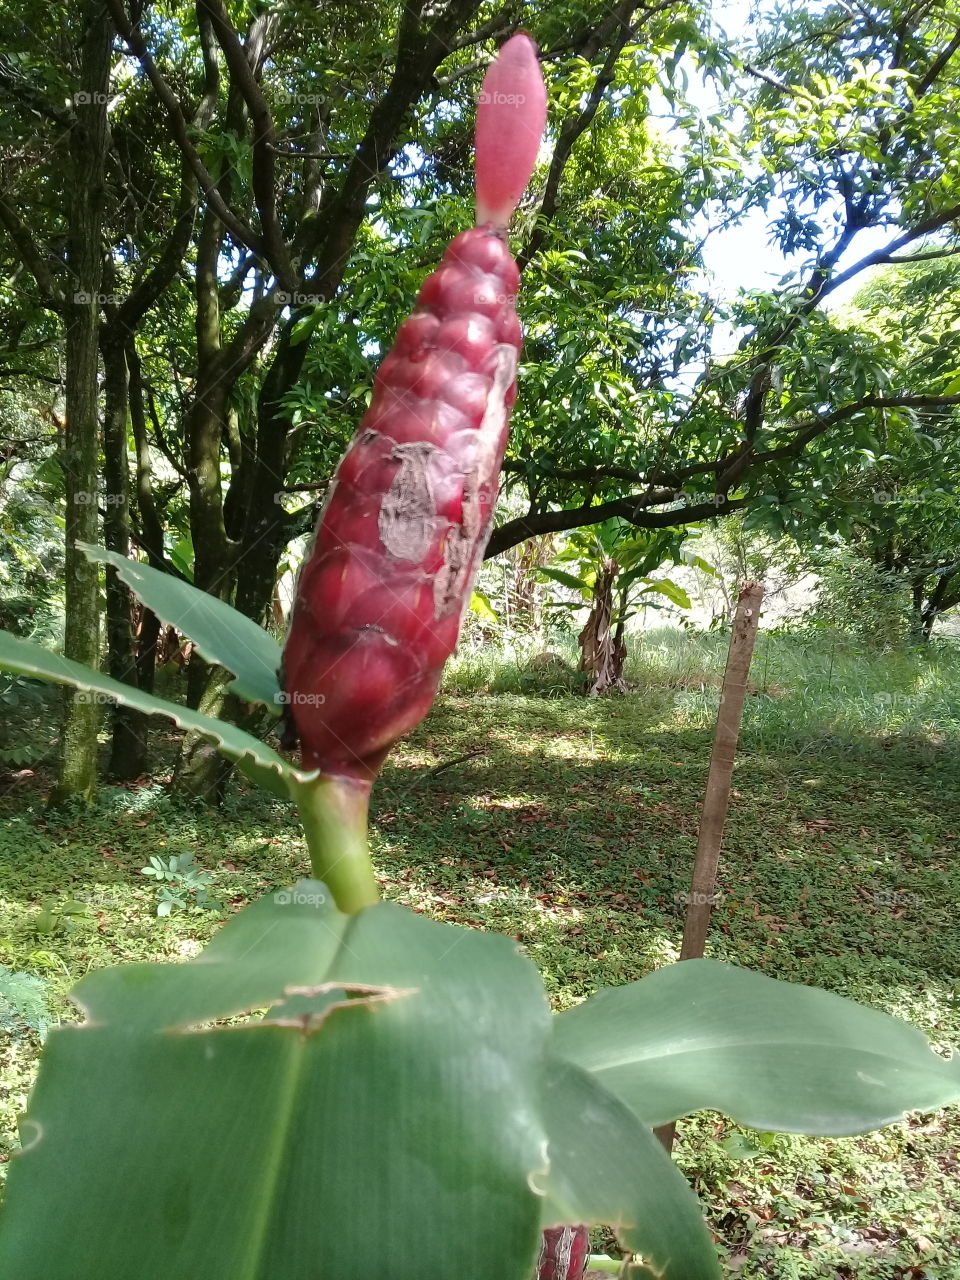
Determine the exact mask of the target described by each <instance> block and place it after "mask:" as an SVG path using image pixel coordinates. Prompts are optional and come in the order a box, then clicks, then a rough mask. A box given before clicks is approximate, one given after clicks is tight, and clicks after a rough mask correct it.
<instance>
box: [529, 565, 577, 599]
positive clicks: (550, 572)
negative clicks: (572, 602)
mask: <svg viewBox="0 0 960 1280" xmlns="http://www.w3.org/2000/svg"><path fill="white" fill-rule="evenodd" d="M537 572H538V573H542V574H543V576H544V577H545V578H552V579H553V581H554V582H559V583H560V585H561V586H564V587H572V588H573V590H574V591H582V592H584V593H585V594H586V595H589V594H590V584H589V582H586V581H584V579H583V578H576V577H574V575H573V574H572V573H564V571H563V570H562V569H538V570H537Z"/></svg>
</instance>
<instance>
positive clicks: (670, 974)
mask: <svg viewBox="0 0 960 1280" xmlns="http://www.w3.org/2000/svg"><path fill="white" fill-rule="evenodd" d="M554 1036H555V1051H556V1052H557V1053H558V1054H560V1055H561V1056H562V1057H564V1058H566V1059H567V1060H568V1061H570V1062H574V1063H576V1064H577V1065H578V1066H581V1067H583V1068H585V1069H586V1070H587V1071H590V1072H592V1073H593V1074H594V1075H595V1076H596V1078H597V1079H598V1080H599V1082H600V1083H601V1084H602V1085H603V1086H604V1087H605V1088H606V1089H608V1090H609V1091H610V1092H611V1093H614V1094H616V1095H617V1097H619V1098H620V1099H622V1101H623V1102H625V1103H626V1104H627V1106H628V1107H630V1109H631V1110H632V1111H633V1112H634V1113H635V1114H636V1115H637V1116H639V1117H640V1119H641V1120H643V1122H644V1123H645V1124H648V1125H652V1126H656V1125H661V1124H666V1123H667V1122H668V1121H670V1120H676V1119H677V1118H678V1117H680V1116H684V1115H688V1114H689V1113H690V1112H691V1111H700V1110H705V1109H707V1110H712V1111H722V1112H724V1113H725V1114H726V1115H729V1116H732V1117H733V1118H734V1119H735V1120H737V1121H739V1123H740V1124H743V1125H746V1126H747V1127H749V1128H751V1129H763V1130H770V1131H773V1130H775V1131H778V1132H786V1133H818V1134H852V1133H864V1132H866V1131H867V1130H869V1129H876V1128H879V1127H880V1126H881V1125H885V1124H890V1123H891V1122H892V1121H894V1120H899V1119H900V1118H901V1117H902V1116H903V1114H904V1113H905V1112H907V1111H930V1110H933V1109H935V1108H937V1107H942V1106H945V1105H947V1104H948V1103H951V1102H955V1101H957V1100H958V1099H960V1056H956V1055H955V1056H954V1057H952V1058H949V1059H947V1058H942V1057H940V1056H939V1055H938V1054H937V1053H935V1052H934V1051H933V1050H932V1049H931V1048H930V1045H929V1044H928V1043H927V1041H926V1039H925V1038H924V1037H923V1036H922V1035H921V1034H920V1032H919V1031H917V1030H916V1029H915V1028H914V1027H911V1026H909V1025H908V1024H907V1023H905V1022H901V1021H900V1020H899V1019H897V1018H891V1017H890V1016H889V1015H888V1014H885V1013H880V1012H879V1011H878V1010H876V1009H867V1008H864V1006H863V1005H859V1004H855V1003H854V1002H853V1001H852V1000H845V999H844V998H843V997H841V996H836V995H832V994H831V993H829V992H827V991H821V990H819V989H818V988H817V987H803V986H795V985H793V984H792V983H789V982H779V981H777V980H775V979H774V978H767V977H765V976H764V975H763V974H759V973H752V972H750V971H749V970H747V969H740V968H737V967H736V966H735V965H729V964H722V963H720V962H719V961H716V960H684V961H683V962H682V963H679V964H672V965H668V966H667V967H666V968H664V969H658V970H657V971H656V972H655V973H651V974H649V975H648V976H647V977H646V978H643V979H642V980H641V981H640V982H631V983H629V984H627V985H626V986H623V987H617V988H612V989H609V990H604V991H600V992H598V993H597V994H596V995H594V996H591V997H590V998H589V999H588V1000H585V1001H584V1003H583V1004H581V1005H578V1006H577V1007H576V1008H574V1009H569V1010H567V1011H566V1012H564V1013H561V1014H559V1015H558V1016H557V1018H556V1019H555V1022H554Z"/></svg>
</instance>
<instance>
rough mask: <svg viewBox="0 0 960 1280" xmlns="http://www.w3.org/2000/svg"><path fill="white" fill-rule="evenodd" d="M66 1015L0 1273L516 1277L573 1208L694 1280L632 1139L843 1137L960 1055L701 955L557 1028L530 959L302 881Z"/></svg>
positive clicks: (891, 1109)
mask: <svg viewBox="0 0 960 1280" xmlns="http://www.w3.org/2000/svg"><path fill="white" fill-rule="evenodd" d="M76 999H77V1001H78V1003H79V1004H80V1005H81V1007H82V1008H83V1009H84V1011H85V1012H86V1014H87V1019H88V1020H87V1022H86V1023H85V1024H84V1025H83V1026H82V1027H81V1029H80V1030H79V1032H78V1031H77V1030H73V1031H71V1032H69V1033H62V1032H61V1033H59V1034H56V1035H54V1036H53V1037H52V1038H51V1040H50V1043H49V1046H48V1050H47V1053H46V1055H45V1059H44V1066H43V1070H42V1073H41V1076H40V1079H39V1081H38V1085H37V1088H36V1090H35V1093H34V1098H33V1101H32V1104H31V1110H30V1113H29V1115H28V1117H27V1124H28V1125H30V1124H33V1125H34V1126H36V1134H37V1136H36V1137H35V1139H34V1140H33V1141H32V1142H31V1143H30V1144H29V1146H28V1147H27V1148H26V1149H25V1150H24V1152H23V1153H22V1155H21V1156H20V1158H19V1160H18V1161H17V1164H16V1167H15V1169H14V1171H13V1175H12V1177H11V1180H10V1186H9V1190H8V1208H7V1211H6V1214H5V1217H4V1220H3V1226H2V1230H0V1261H2V1262H3V1264H4V1266H5V1267H6V1268H9V1269H11V1270H15V1271H16V1274H17V1275H20V1276H24V1277H30V1276H44V1277H56V1276H59V1275H63V1276H67V1275H74V1274H75V1273H76V1268H77V1266H78V1265H80V1266H84V1267H89V1266H90V1265H92V1264H93V1262H94V1260H96V1265H97V1267H98V1268H99V1274H102V1275H104V1276H114V1275H117V1276H119V1275H122V1274H125V1273H129V1271H130V1269H131V1267H132V1266H133V1267H135V1269H136V1270H137V1273H138V1274H140V1275H145V1276H154V1275H155V1276H157V1277H160V1276H166V1275H168V1274H169V1273H170V1270H171V1268H178V1267H179V1268H181V1269H182V1268H183V1267H184V1266H193V1267H195V1266H199V1267H200V1268H201V1269H202V1270H203V1272H204V1274H205V1275H210V1276H216V1275H223V1276H234V1275H236V1274H237V1267H238V1266H240V1265H241V1264H242V1265H243V1266H244V1267H245V1268H246V1274H248V1275H250V1276H251V1277H254V1276H260V1275H264V1276H266V1275H271V1276H277V1275H288V1274H289V1275H296V1274H300V1273H301V1272H302V1270H303V1267H304V1265H305V1260H306V1259H308V1258H309V1259H310V1260H311V1262H310V1265H314V1266H315V1265H316V1264H317V1260H318V1259H319V1260H320V1265H321V1266H322V1268H323V1269H327V1268H328V1267H329V1269H330V1270H333V1271H335V1272H336V1273H337V1274H344V1273H346V1272H347V1271H348V1270H350V1269H351V1268H352V1267H355V1266H357V1265H358V1261H359V1263H361V1264H362V1269H363V1271H364V1273H365V1274H370V1273H371V1271H372V1270H374V1269H375V1267H376V1265H377V1258H378V1257H380V1256H381V1251H382V1250H383V1249H384V1248H386V1249H387V1250H389V1256H390V1258H391V1266H392V1269H393V1271H394V1272H395V1274H397V1275H398V1276H410V1277H411V1278H412V1277H414V1276H421V1277H422V1276H424V1275H430V1276H434V1275H435V1276H438V1277H439V1276H441V1275H445V1274H448V1270H449V1265H450V1258H451V1257H452V1256H454V1253H455V1252H456V1250H457V1249H458V1248H459V1249H460V1250H461V1251H462V1250H463V1249H464V1248H467V1249H468V1250H469V1254H470V1256H471V1257H474V1258H476V1259H478V1261H477V1263H476V1265H477V1267H478V1268H480V1269H481V1274H486V1273H488V1272H490V1271H491V1270H495V1271H496V1272H497V1274H499V1275H505V1276H514V1277H516V1280H524V1277H525V1276H526V1275H527V1270H528V1268H529V1265H530V1260H531V1256H532V1254H533V1251H534V1246H535V1242H536V1228H537V1225H538V1223H541V1222H542V1223H543V1224H544V1225H553V1224H555V1223H558V1222H564V1221H569V1220H570V1219H571V1218H573V1219H575V1220H577V1221H584V1220H586V1221H591V1220H592V1221H599V1222H602V1223H606V1224H610V1225H613V1226H615V1228H616V1229H617V1233H618V1236H619V1238H620V1240H621V1243H622V1244H623V1245H624V1246H626V1247H627V1248H628V1249H630V1250H631V1251H632V1252H635V1253H637V1254H640V1255H642V1256H643V1258H644V1259H645V1260H646V1261H647V1262H648V1263H649V1265H650V1266H651V1267H652V1268H653V1269H654V1270H655V1271H657V1272H659V1274H661V1275H662V1276H663V1277H664V1280H710V1278H712V1277H719V1270H718V1267H717V1263H716V1260H715V1258H714V1256H713V1250H712V1247H711V1244H710V1240H709V1236H708V1235H707V1233H706V1231H705V1229H704V1227H703V1224H702V1222H701V1221H700V1219H699V1215H698V1213H697V1208H696V1203H695V1201H694V1199H693V1197H692V1195H691V1193H690V1191H689V1189H688V1188H687V1186H686V1185H685V1183H684V1182H683V1180H682V1178H681V1177H680V1175H679V1174H678V1173H677V1172H676V1170H675V1168H674V1167H673V1166H672V1165H671V1163H670V1161H669V1160H668V1158H667V1156H666V1155H665V1153H664V1152H663V1150H662V1148H661V1147H660V1145H659V1143H658V1142H657V1141H656V1139H655V1138H654V1136H653V1134H652V1133H651V1132H650V1131H649V1129H645V1128H644V1125H645V1124H648V1123H650V1122H651V1121H652V1120H655V1121H660V1122H662V1121H663V1120H667V1119H671V1118H674V1117H675V1116H678V1115H682V1114H685V1113H686V1112H687V1111H689V1110H691V1109H696V1108H700V1107H703V1106H710V1107H718V1106H720V1107H723V1108H724V1109H728V1108H729V1109H732V1110H734V1111H735V1112H743V1111H746V1113H747V1114H748V1116H749V1115H757V1114H760V1113H762V1114H763V1116H764V1120H765V1124H764V1127H766V1128H770V1127H777V1128H788V1129H795V1128H800V1129H802V1130H813V1131H815V1132H831V1133H832V1132H849V1131H851V1130H854V1131H855V1130H857V1129H860V1128H864V1127H867V1126H870V1127H873V1126H876V1125H877V1124H878V1123H883V1122H884V1121H889V1120H890V1119H892V1118H894V1116H896V1115H897V1114H898V1113H899V1112H900V1111H901V1110H902V1109H903V1108H904V1107H913V1108H919V1107H923V1108H929V1107H932V1106H938V1105H942V1104H943V1103H945V1102H950V1101H953V1100H954V1099H956V1098H960V1073H958V1071H957V1069H956V1068H957V1065H958V1061H960V1060H957V1059H954V1060H953V1061H952V1062H945V1061H944V1060H943V1059H942V1058H940V1057H938V1055H936V1054H935V1053H932V1052H931V1050H930V1048H929V1046H927V1045H926V1043H925V1041H924V1040H923V1037H922V1036H920V1035H919V1033H918V1032H915V1031H913V1030H912V1029H910V1028H907V1027H904V1026H902V1025H898V1024H897V1023H896V1022H895V1021H893V1020H891V1019H889V1018H887V1017H886V1016H885V1015H882V1014H880V1013H877V1012H875V1011H868V1010H859V1009H856V1007H855V1006H850V1005H849V1004H847V1003H846V1002H844V1001H842V1000H840V999H839V998H838V997H836V996H831V995H828V994H826V993H824V992H819V991H815V990H810V989H807V988H805V987H794V988H791V987H789V986H786V985H784V984H778V983H774V982H773V981H771V980H770V979H768V978H764V977H762V976H758V975H753V974H750V973H747V972H744V971H741V970H738V969H736V968H734V967H731V966H728V965H721V964H717V963H715V962H711V961H706V960H704V961H698V962H693V963H689V964H684V965H677V966H669V967H668V968H667V969H664V970H661V971H660V972H659V973H656V974H653V975H651V976H650V977H648V978H646V979H644V980H643V981H642V982H640V983H634V984H629V985H627V986H624V987H621V988H619V989H617V990H612V991H607V992H601V993H600V994H598V995H597V996H595V997H593V998H592V999H591V1000H589V1001H587V1002H586V1003H585V1004H584V1005H582V1006H580V1007H579V1008H578V1009H575V1010H570V1011H568V1012H566V1013H562V1014H560V1015H559V1016H558V1017H557V1018H556V1019H555V1022H554V1028H553V1033H552V1034H550V1026H549V1022H548V1019H547V1005H546V1001H545V999H544V996H543V992H542V989H540V986H539V982H538V981H537V978H536V974H535V972H534V970H533V966H532V965H531V964H530V962H529V961H528V960H526V959H524V958H522V957H521V956H520V955H519V954H518V953H517V951H516V949H515V948H514V947H513V946H512V945H510V944H508V943H507V942H506V941H505V940H504V939H502V938H498V937H496V936H492V935H489V934H486V933H478V932H476V931H472V930H463V929H460V930H457V929H455V928H454V927H452V926H450V925H441V924H437V923H435V922H431V921H427V920H424V919H423V918H422V917H420V916H417V915H415V914H413V913H411V912H407V911H405V910H403V909H402V908H399V907H397V906H394V905H390V904H378V905H376V906H373V907H369V908H367V909H366V910H365V911H362V912H359V913H358V914H356V915H354V916H350V917H346V916H341V915H340V914H339V913H338V912H337V911H336V910H335V908H333V907H332V905H331V903H330V898H329V894H328V892H327V890H326V887H325V886H324V885H323V884H321V883H319V882H317V881H310V880H304V881H300V882H298V883H297V884H296V885H295V886H293V887H292V888H291V889H288V890H281V891H279V892H276V893H274V894H272V895H270V896H269V897H267V898H264V899H261V901H260V902H258V903H256V904H255V905H253V906H252V907H250V908H248V909H247V910H246V911H244V912H242V913H241V914H240V915H238V916H236V917H234V918H233V919H232V920H231V921H230V922H229V923H228V924H227V925H226V926H225V927H224V928H223V929H222V930H221V931H220V933H219V934H218V935H217V937H216V939H215V940H214V942H213V943H212V944H211V946H210V947H209V948H208V951H207V952H206V954H205V955H203V956H201V957H199V958H198V959H197V960H195V961H193V962H191V963H190V964H187V965H166V966H152V967H151V966H137V967H126V968H118V969H108V970H105V971H103V972H102V973H99V974H95V975H91V976H89V977H87V978H86V979H85V980H84V982H83V983H82V984H81V986H80V987H79V988H78V989H77V993H76ZM264 1006H268V1009H267V1013H266V1015H265V1016H263V1017H255V1018H253V1019H252V1020H250V1021H247V1022H246V1023H245V1024H243V1026H241V1027H238V1026H236V1025H232V1026H230V1027H222V1026H220V1027H217V1026H214V1027H211V1028H207V1029H200V1028H201V1027H202V1024H206V1023H209V1022H210V1021H211V1020H222V1019H224V1018H232V1017H236V1016H237V1015H238V1014H242V1013H245V1012H247V1011H250V1010H258V1009H262V1008H263V1007H264ZM705 1011H706V1012H707V1015H708V1016H707V1017H706V1019H705V1018H704V1016H703V1015H704V1012H705ZM198 1024H200V1026H198ZM188 1031H189V1032H191V1034H184V1032H188ZM811 1031H812V1034H811ZM158 1032H163V1033H164V1034H163V1035H162V1036H158V1035H157V1033H158ZM718 1037H719V1039H720V1041H721V1043H720V1044H718V1043H717V1041H718ZM698 1041H699V1043H698ZM705 1049H709V1058H708V1057H707V1056H706V1055H705V1053H704V1050H705ZM211 1062H215V1063H216V1066H215V1068H214V1069H213V1070H211V1067H210V1063H211ZM493 1064H496V1069H495V1070H494V1069H493ZM107 1072H109V1074H110V1079H111V1090H110V1092H109V1096H108V1095H106V1094H105V1093H104V1092H103V1090H102V1089H101V1088H100V1087H99V1083H98V1082H99V1081H100V1080H102V1078H103V1076H104V1075H105V1073H107ZM251 1078H255V1079H256V1081H257V1089H256V1092H255V1093H254V1094H252V1093H251V1091H250V1080H251ZM78 1082H79V1083H78ZM758 1089H759V1090H761V1092H760V1093H758ZM308 1099H309V1100H311V1104H310V1105H309V1106H307V1105H306V1104H307V1100H308ZM618 1099H619V1101H618ZM241 1108H242V1109H243V1114H244V1125H243V1126H238V1125H236V1124H233V1125H228V1124H227V1123H226V1121H227V1119H228V1117H230V1116H236V1114H237V1113H238V1110H240V1109H241ZM386 1132H389V1133H390V1134H391V1135H392V1136H391V1158H390V1159H389V1160H384V1159H383V1158H382V1154H381V1152H380V1150H379V1142H380V1141H381V1140H382V1136H383V1134H384V1133H386ZM625 1132H628V1133H630V1134H631V1140H630V1141H627V1142H624V1141H623V1135H624V1133H625ZM338 1134H342V1140H340V1139H338ZM348 1135H352V1137H353V1139H354V1141H353V1142H349V1141H347V1138H348ZM358 1137H359V1140H357V1139H358ZM591 1150H596V1151H597V1152H598V1154H599V1153H600V1152H602V1156H601V1157H600V1159H599V1160H594V1161H593V1162H592V1163H590V1161H589V1159H588V1156H587V1153H588V1152H589V1151H591ZM251 1152H254V1153H256V1152H259V1153H260V1154H259V1156H256V1155H255V1156H254V1158H252V1159H251V1158H250V1153H251ZM91 1155H93V1156H94V1157H95V1158H93V1159H91ZM185 1170H189V1172H190V1176H191V1177H192V1178H198V1179H199V1185H202V1186H203V1188H204V1191H205V1194H206V1195H208V1196H213V1197H215V1198H216V1200H217V1201H218V1203H220V1204H221V1205H224V1204H227V1205H229V1211H227V1212H226V1214H225V1216H224V1214H221V1216H220V1218H219V1219H218V1220H217V1222H216V1224H214V1223H213V1222H211V1221H210V1220H209V1219H207V1218H205V1217H200V1216H196V1215H190V1214H186V1215H183V1216H181V1217H180V1218H179V1219H178V1223H177V1226H176V1228H175V1229H172V1227H171V1222H170V1217H169V1212H168V1211H167V1209H166V1208H165V1206H169V1204H170V1203H171V1202H172V1200H173V1199H174V1198H175V1196H176V1193H177V1188H178V1187H180V1186H182V1182H183V1177H184V1172H185ZM465 1170H466V1171H467V1173H468V1175H469V1176H468V1177H466V1178H465V1177H464V1171H465ZM539 1178H544V1179H545V1183H544V1185H543V1187H542V1188H541V1187H540V1186H538V1179H539ZM228 1185H229V1187H230V1194H229V1195H228V1194H227V1187H228ZM54 1186H56V1188H57V1203H58V1205H59V1206H60V1212H59V1213H58V1215H57V1219H56V1222H55V1224H54V1223H50V1221H49V1214H48V1211H47V1206H48V1205H49V1203H50V1199H51V1196H52V1194H53V1189H54ZM305 1197H308V1198H310V1199H314V1198H319V1202H320V1204H321V1205H322V1207H323V1208H324V1210H326V1211H327V1213H332V1214H333V1217H334V1220H335V1221H337V1222H338V1223H340V1224H341V1226H346V1225H347V1224H349V1223H351V1222H352V1221H354V1216H352V1215H354V1214H355V1211H356V1208H357V1206H363V1209H362V1210H361V1212H362V1213H367V1212H369V1208H368V1207H369V1205H370V1204H371V1203H372V1204H374V1205H379V1206H383V1207H382V1208H381V1209H380V1211H379V1212H378V1214H377V1219H376V1220H377V1227H378V1229H377V1231H376V1232H372V1233H369V1234H368V1236H367V1238H366V1240H365V1241H364V1240H363V1233H362V1232H359V1231H351V1230H349V1229H347V1230H340V1231H338V1232H336V1233H330V1232H329V1231H328V1230H327V1229H326V1214H325V1213H324V1214H318V1215H315V1217H314V1218H313V1219H312V1221H314V1222H315V1223H316V1226H315V1228H314V1229H313V1230H310V1228H309V1226H308V1225H307V1224H304V1223H303V1222H301V1224H300V1228H301V1229H300V1230H299V1231H294V1230H292V1227H293V1223H294V1221H295V1220H296V1219H297V1218H298V1217H299V1214H298V1206H299V1205H300V1204H301V1203H302V1202H303V1199H304V1198H305ZM494 1203H495V1204H496V1205H497V1207H498V1211H497V1212H496V1213H493V1212H492V1207H493V1204H494ZM98 1205H101V1206H102V1205H110V1206H112V1207H111V1210H110V1216H109V1222H110V1223H111V1224H112V1225H111V1227H110V1229H107V1225H106V1224H107V1220H106V1219H105V1218H104V1216H103V1215H102V1214H99V1213H98V1212H97V1206H98ZM118 1205H119V1206H122V1214H121V1218H120V1219H118V1218H117V1216H116V1215H117V1212H118V1210H117V1206H118ZM255 1205H256V1206H258V1207H259V1212H257V1213H254V1212H253V1211H252V1209H253V1206H255ZM125 1217H129V1221H130V1224H131V1225H132V1224H133V1223H134V1222H135V1223H136V1224H137V1228H136V1230H135V1231H134V1230H132V1229H128V1228H127V1227H126V1226H124V1224H123V1219H124V1218H125ZM357 1221H359V1219H357ZM425 1221H429V1223H430V1226H429V1230H426V1231H425V1230H424V1229H423V1224H424V1222H425ZM41 1222H46V1223H47V1226H46V1229H45V1230H44V1231H43V1232H41V1231H39V1226H40V1224H41ZM461 1256H462V1255H461ZM85 1259H89V1261H84V1260H85Z"/></svg>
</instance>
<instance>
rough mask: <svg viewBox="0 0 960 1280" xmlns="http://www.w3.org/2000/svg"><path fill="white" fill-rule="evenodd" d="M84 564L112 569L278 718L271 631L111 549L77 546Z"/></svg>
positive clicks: (276, 658)
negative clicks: (84, 561) (101, 565)
mask: <svg viewBox="0 0 960 1280" xmlns="http://www.w3.org/2000/svg"><path fill="white" fill-rule="evenodd" d="M77 545H78V546H79V547H80V550H81V551H82V552H83V553H84V555H85V556H86V557H87V559H88V560H95V561H99V562H100V563H101V564H109V565H112V566H113V567H114V569H116V571H117V573H118V575H119V576H120V577H121V578H122V579H123V581H124V582H125V583H126V584H127V586H128V587H129V588H130V590H131V591H132V592H134V594H135V595H136V596H137V597H138V599H140V600H142V601H143V602H144V604H146V605H148V606H149V607H150V608H151V609H152V610H153V612H154V613H155V614H156V615H157V617H158V618H160V620H161V621H162V622H167V623H170V624H172V625H173V626H175V627H176V628H177V630H178V631H182V632H183V633H184V634H185V635H188V636H189V637H190V639H191V640H192V641H193V642H194V644H195V645H196V646H197V648H198V649H199V650H200V652H201V653H202V654H203V656H204V657H205V658H206V659H207V661H208V662H218V663H219V664H220V665H221V666H223V667H226V668H227V670H228V671H232V672H233V673H234V675H235V676H236V679H235V680H232V681H231V682H230V688H231V689H232V690H233V692H234V693H235V694H236V695H237V696H238V697H240V698H243V699H245V700H246V701H247V702H261V703H263V705H264V706H265V707H269V709H270V710H271V711H272V712H273V713H274V715H279V714H280V711H281V709H282V701H281V699H280V698H279V694H280V685H279V681H278V677H277V672H278V670H279V668H280V658H281V652H280V646H279V645H278V644H277V642H276V640H274V638H273V636H271V635H270V634H269V632H267V631H264V629H263V628H262V627H258V626H257V624H256V623H255V622H254V621H252V619H250V618H248V617H246V616H245V615H244V614H242V613H240V612H239V611H238V610H236V609H232V608H231V607H230V605H228V604H226V603H225V602H224V601H223V600H218V599H217V597H216V596H212V595H210V594H209V592H207V591H200V590H198V588H197V587H193V586H191V585H190V584H189V583H187V582H181V581H180V579H179V578H175V577H173V575H172V574H169V573H161V572H160V571H159V570H158V569H151V568H150V566H149V565H146V564H140V563H139V562H138V561H136V560H128V559H127V557H126V556H121V555H117V553H116V552H115V551H105V550H104V549H103V548H102V547H91V546H90V545H89V544H87V543H83V542H81V543H78V544H77Z"/></svg>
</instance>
